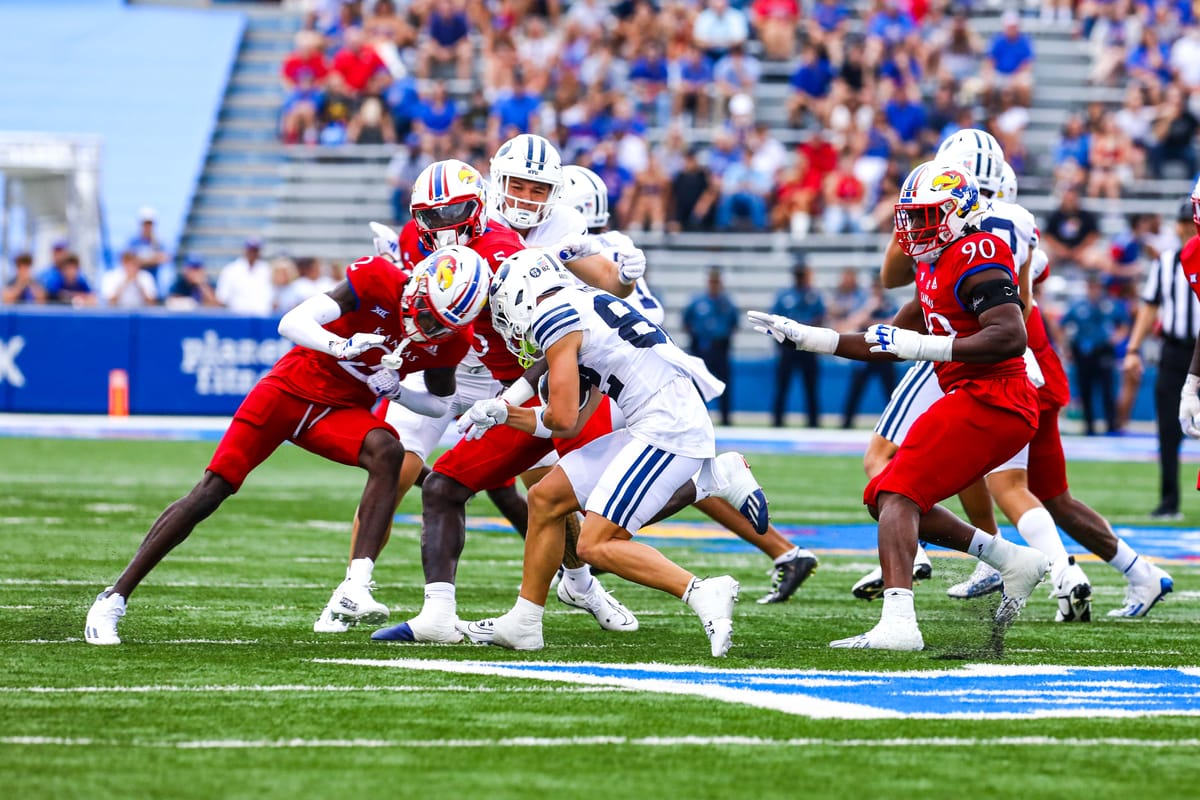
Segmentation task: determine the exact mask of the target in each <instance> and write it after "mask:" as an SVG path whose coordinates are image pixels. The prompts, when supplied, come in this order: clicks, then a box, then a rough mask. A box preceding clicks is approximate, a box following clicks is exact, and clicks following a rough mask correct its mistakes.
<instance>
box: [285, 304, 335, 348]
mask: <svg viewBox="0 0 1200 800" xmlns="http://www.w3.org/2000/svg"><path fill="white" fill-rule="evenodd" d="M341 315H342V309H341V307H340V306H338V304H337V301H336V300H334V299H333V298H332V297H330V296H329V295H327V294H325V293H321V294H315V295H313V296H312V297H310V298H308V299H307V300H305V301H304V302H303V303H301V304H300V305H298V306H296V307H295V308H293V309H292V310H291V311H289V312H287V313H286V314H284V315H283V319H281V320H279V335H280V336H283V337H285V338H287V339H291V340H292V341H293V342H295V343H296V344H298V345H300V346H301V347H307V348H308V349H309V350H316V351H317V352H318V353H329V354H330V355H332V354H333V345H335V344H339V343H341V342H342V341H343V339H342V337H341V336H338V335H337V334H336V333H331V332H330V331H327V330H325V328H324V327H323V326H324V325H328V324H329V323H330V322H333V321H334V320H335V319H337V318H338V317H340V316H341Z"/></svg>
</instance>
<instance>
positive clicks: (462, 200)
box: [410, 158, 488, 250]
mask: <svg viewBox="0 0 1200 800" xmlns="http://www.w3.org/2000/svg"><path fill="white" fill-rule="evenodd" d="M487 207H488V206H487V187H486V184H485V183H484V182H483V176H482V175H480V174H479V170H477V169H475V168H474V167H472V166H471V165H470V164H468V163H467V162H465V161H459V160H458V159H456V158H451V159H447V160H446V161H435V162H433V163H432V164H430V165H429V166H428V167H426V168H425V169H423V170H421V174H420V175H418V176H417V180H416V182H415V183H413V189H412V203H411V206H410V208H411V211H412V216H413V221H414V222H416V223H417V234H418V236H419V237H420V239H421V244H422V245H424V246H425V247H426V248H428V249H430V250H435V249H437V248H439V247H449V246H450V245H455V244H462V245H465V244H466V243H467V242H469V241H471V240H472V239H474V238H475V237H477V236H482V235H483V231H484V228H486V227H487Z"/></svg>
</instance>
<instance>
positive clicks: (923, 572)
mask: <svg viewBox="0 0 1200 800" xmlns="http://www.w3.org/2000/svg"><path fill="white" fill-rule="evenodd" d="M932 577H933V563H932V562H931V561H930V560H929V555H928V554H927V553H926V552H925V548H924V547H921V546H920V545H918V546H917V557H916V558H914V559H913V583H914V584H916V583H920V582H921V581H927V580H929V579H930V578H932ZM883 590H884V585H883V568H882V567H876V568H875V569H873V570H871V571H870V572H868V573H867V574H866V575H863V576H862V577H861V578H859V579H858V582H857V583H855V584H854V586H853V587H852V588H851V589H850V592H851V593H852V594H853V595H854V596H855V597H857V598H858V599H860V600H877V599H879V598H880V597H883Z"/></svg>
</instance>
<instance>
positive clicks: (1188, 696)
mask: <svg viewBox="0 0 1200 800" xmlns="http://www.w3.org/2000/svg"><path fill="white" fill-rule="evenodd" d="M313 660H314V662H316V663H326V664H345V665H349V666H370V667H386V668H392V669H411V670H421V671H439V672H449V673H455V674H467V675H493V676H499V677H507V678H522V679H526V680H542V681H560V682H567V683H571V684H575V685H585V686H597V685H600V686H623V687H626V688H630V689H638V690H641V691H646V692H657V693H661V694H673V695H685V696H692V697H705V698H709V699H712V700H718V701H721V702H726V703H739V704H742V705H749V706H754V707H757V708H766V709H771V710H775V711H782V712H784V713H787V714H796V715H801V716H806V717H811V718H814V719H1036V718H1047V717H1053V718H1066V717H1076V718H1090V717H1109V718H1122V717H1128V718H1133V717H1147V716H1200V708H1197V707H1195V705H1196V704H1195V703H1194V702H1192V701H1194V700H1195V698H1196V694H1195V692H1193V691H1190V690H1192V689H1193V687H1191V686H1188V685H1187V683H1186V682H1184V684H1183V685H1170V684H1171V681H1172V679H1173V678H1176V677H1178V676H1179V675H1180V674H1183V675H1186V676H1188V677H1189V678H1191V677H1196V675H1194V674H1193V672H1191V671H1181V670H1177V669H1171V668H1144V667H1138V668H1130V667H1099V668H1085V667H1067V666H1058V665H1028V666H1025V665H1013V666H1009V665H997V664H969V665H965V666H963V667H959V668H956V669H949V670H915V671H914V670H909V671H898V672H850V671H832V672H822V671H817V670H782V669H763V670H738V669H733V670H721V669H714V668H710V667H695V666H683V665H664V664H619V663H607V664H599V663H562V662H519V661H513V662H485V661H447V660H433V659H430V660H424V659H394V660H385V659H353V658H332V659H321V658H318V659H313ZM1131 669H1132V670H1134V671H1136V672H1137V673H1138V674H1139V676H1140V675H1145V676H1146V680H1144V681H1130V680H1122V678H1123V677H1124V676H1123V675H1121V674H1119V673H1120V672H1122V671H1124V672H1128V671H1130V670H1131ZM1110 673H1118V674H1114V675H1113V680H1108V679H1106V678H1105V677H1104V676H1105V675H1107V674H1110ZM1037 676H1042V677H1043V678H1045V677H1049V678H1056V677H1060V678H1061V679H1062V680H1059V681H1053V680H1051V681H1043V682H1042V683H1048V684H1051V685H1052V686H1054V687H1060V688H1049V687H1046V688H1045V690H1042V688H1043V687H1041V686H1031V687H1030V689H1029V691H1028V692H1022V691H1017V692H1014V691H1012V690H1008V691H1004V689H1005V687H1003V686H988V679H989V678H995V679H1005V678H1009V679H1011V678H1014V677H1017V678H1024V677H1030V678H1034V677H1037ZM1155 676H1161V679H1162V683H1158V682H1156V680H1155ZM962 678H967V679H970V680H971V681H972V684H973V685H972V686H970V687H966V689H971V690H982V691H967V690H966V689H964V688H963V687H962V682H961V680H960V681H959V685H958V686H956V687H954V688H953V690H951V689H950V688H949V687H947V688H943V686H944V685H945V681H947V680H948V679H962ZM976 679H983V680H982V681H977V680H976ZM898 680H908V681H910V684H909V686H907V687H905V686H895V687H894V688H895V689H896V690H898V691H896V692H895V693H894V694H889V692H888V691H887V689H886V688H885V689H884V691H883V693H882V694H878V693H872V692H871V691H869V690H868V687H871V686H880V685H883V686H885V687H886V686H889V685H894V683H895V682H896V681H898ZM939 682H941V683H940V684H939ZM913 684H916V685H915V686H914V685H913ZM922 684H926V685H927V687H928V689H926V686H925V685H922ZM1133 686H1136V687H1137V688H1140V689H1141V691H1140V692H1130V691H1121V690H1124V689H1130V688H1131V687H1133ZM1168 686H1169V688H1171V689H1178V690H1180V691H1179V692H1176V693H1171V692H1156V691H1155V690H1156V689H1163V688H1167V687H1168ZM830 687H832V688H840V689H851V690H852V691H850V692H842V693H841V696H839V694H838V693H837V692H835V693H834V694H833V696H832V697H831V696H822V689H828V688H830ZM805 689H808V690H811V691H804V690H805ZM927 695H928V696H929V697H930V698H931V700H932V699H933V698H936V697H946V698H955V699H957V700H962V701H963V702H962V703H961V705H960V706H958V707H957V708H955V707H953V706H952V707H950V708H949V709H946V708H941V704H939V703H937V702H936V700H934V701H933V702H929V703H925V704H918V705H916V706H915V707H910V706H909V705H908V704H902V705H901V706H899V707H896V705H895V700H894V698H895V697H898V696H910V697H925V696H927ZM843 697H845V698H848V699H843ZM1171 700H1174V702H1164V701H1171ZM1013 704H1016V707H1015V708H1014V707H1013ZM926 709H939V710H936V711H935V710H926Z"/></svg>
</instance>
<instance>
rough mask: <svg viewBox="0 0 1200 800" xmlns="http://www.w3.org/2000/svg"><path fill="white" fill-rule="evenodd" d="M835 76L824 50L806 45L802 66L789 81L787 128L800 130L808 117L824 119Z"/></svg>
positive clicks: (802, 49) (801, 60) (802, 56)
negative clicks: (806, 116)
mask: <svg viewBox="0 0 1200 800" xmlns="http://www.w3.org/2000/svg"><path fill="white" fill-rule="evenodd" d="M836 75H837V73H835V72H834V69H833V65H832V64H830V63H829V57H828V56H827V55H826V53H825V50H824V48H818V47H815V46H813V45H811V44H806V45H805V46H804V47H802V48H801V49H800V62H799V63H798V64H797V65H796V69H795V71H794V72H792V76H791V78H790V79H789V80H788V83H789V84H790V85H791V87H792V94H791V95H790V96H789V97H788V124H790V125H791V126H792V127H800V124H801V123H802V121H803V115H804V114H805V113H808V114H811V115H812V117H813V118H814V119H817V120H820V119H824V118H825V115H826V107H827V105H828V102H827V100H828V98H829V90H830V89H831V88H832V87H833V79H834V78H835V77H836Z"/></svg>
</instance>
